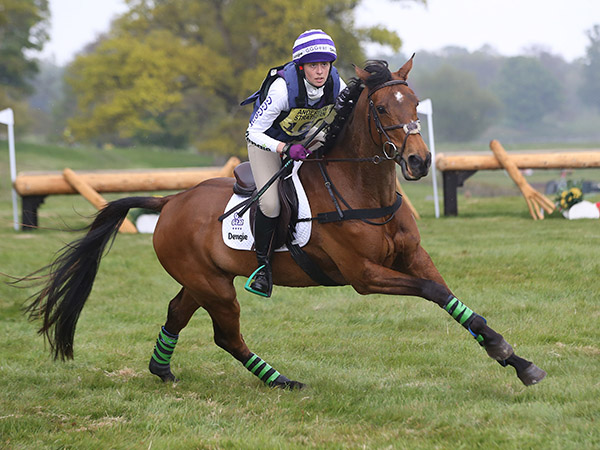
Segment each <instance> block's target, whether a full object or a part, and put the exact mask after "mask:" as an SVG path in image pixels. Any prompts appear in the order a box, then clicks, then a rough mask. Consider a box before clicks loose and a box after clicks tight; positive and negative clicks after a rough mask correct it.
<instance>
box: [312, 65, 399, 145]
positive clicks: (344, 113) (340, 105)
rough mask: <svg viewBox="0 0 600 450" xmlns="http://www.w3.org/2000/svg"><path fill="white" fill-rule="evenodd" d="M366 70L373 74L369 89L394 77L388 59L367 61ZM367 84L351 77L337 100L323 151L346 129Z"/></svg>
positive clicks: (368, 79) (368, 83) (368, 81)
mask: <svg viewBox="0 0 600 450" xmlns="http://www.w3.org/2000/svg"><path fill="white" fill-rule="evenodd" d="M365 70H366V71H367V72H369V73H370V74H371V75H370V76H369V78H367V80H366V82H365V84H366V87H367V88H369V89H373V88H375V87H377V86H379V85H380V84H383V83H385V82H386V81H390V80H391V79H392V73H391V72H390V70H389V69H388V63H387V62H386V61H382V60H372V61H367V62H366V63H365ZM365 84H363V82H362V80H361V79H360V78H357V77H354V78H351V79H350V80H349V81H348V84H347V88H346V90H345V91H344V93H343V94H342V95H340V96H339V97H338V100H337V101H336V104H335V111H336V113H337V114H336V116H335V119H333V122H332V123H331V125H330V126H329V128H328V130H327V134H326V135H325V142H324V143H323V147H322V148H321V151H322V152H324V153H326V152H327V151H329V150H331V148H333V146H334V144H335V142H336V140H337V138H338V137H339V135H340V134H341V132H342V130H343V129H344V126H345V125H346V122H347V121H348V118H349V117H350V116H351V115H352V112H353V111H354V106H356V101H357V100H358V97H359V96H360V94H361V92H362V91H363V89H364V88H365Z"/></svg>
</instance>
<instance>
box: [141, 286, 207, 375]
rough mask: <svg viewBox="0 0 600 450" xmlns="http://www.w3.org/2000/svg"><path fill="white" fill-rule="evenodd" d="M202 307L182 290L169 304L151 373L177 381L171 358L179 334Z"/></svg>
mask: <svg viewBox="0 0 600 450" xmlns="http://www.w3.org/2000/svg"><path fill="white" fill-rule="evenodd" d="M199 307H200V305H199V304H198V303H197V302H196V301H195V300H194V298H193V297H192V296H191V295H190V294H189V292H188V291H187V290H186V289H185V288H182V289H181V290H180V291H179V293H178V294H177V295H176V296H175V298H173V300H171V302H170V303H169V311H168V313H167V321H166V323H165V325H164V326H163V327H162V328H161V330H160V332H159V333H158V339H157V340H156V345H155V346H154V352H153V353H152V357H151V358H150V365H149V369H150V372H151V373H153V374H154V375H156V376H158V377H159V378H160V379H161V380H163V381H177V378H175V375H173V373H172V372H171V357H172V356H173V351H174V350H175V345H176V344H177V339H178V338H179V332H180V331H181V330H182V329H183V328H184V327H185V326H186V325H187V324H188V322H189V321H190V319H191V317H192V316H193V315H194V313H195V312H196V310H197V309H198V308H199Z"/></svg>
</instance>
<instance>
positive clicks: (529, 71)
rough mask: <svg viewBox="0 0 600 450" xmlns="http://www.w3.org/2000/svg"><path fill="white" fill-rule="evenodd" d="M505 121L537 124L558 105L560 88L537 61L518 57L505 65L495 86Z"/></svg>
mask: <svg viewBox="0 0 600 450" xmlns="http://www.w3.org/2000/svg"><path fill="white" fill-rule="evenodd" d="M495 92H496V94H497V95H498V97H499V98H500V99H501V100H502V103H503V105H504V110H505V115H506V118H507V119H508V120H509V121H510V122H511V123H512V124H513V125H516V126H521V127H525V126H528V125H529V124H531V123H538V122H540V121H541V120H542V119H543V118H544V116H546V115H547V114H550V113H553V112H555V111H556V110H557V109H559V108H560V106H561V101H562V99H563V88H562V86H561V85H560V83H559V81H558V80H557V79H556V77H555V76H554V75H552V74H551V73H550V72H549V71H548V70H547V69H546V68H544V66H543V65H542V64H541V62H540V61H539V60H538V59H537V58H532V57H526V56H517V57H513V58H508V59H506V61H505V62H504V64H503V66H502V69H501V70H500V73H499V75H498V81H497V83H496V85H495Z"/></svg>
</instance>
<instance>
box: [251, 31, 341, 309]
mask: <svg viewBox="0 0 600 450" xmlns="http://www.w3.org/2000/svg"><path fill="white" fill-rule="evenodd" d="M336 58H337V53H336V48H335V44H334V42H333V40H332V39H331V37H330V36H329V35H327V34H326V33H324V32H323V31H322V30H308V31H305V32H304V33H302V34H301V35H300V36H298V39H296V41H295V42H294V46H293V50H292V59H293V60H292V62H289V63H287V64H285V65H284V66H281V67H277V68H275V69H271V71H270V76H268V77H267V78H266V79H265V81H264V82H263V85H262V87H261V90H260V91H257V92H256V93H255V94H254V95H253V96H251V97H249V98H248V99H247V100H246V101H245V102H243V103H242V104H248V103H250V102H251V101H253V100H256V102H255V106H254V112H253V113H252V116H251V119H250V124H249V125H248V129H247V131H246V141H247V143H248V158H249V160H250V165H251V167H252V173H253V175H254V179H255V181H256V188H257V189H258V190H260V189H261V188H262V187H263V186H264V185H265V184H266V183H267V181H268V180H269V179H271V177H273V175H274V174H275V173H276V172H277V171H278V170H279V169H280V168H281V161H282V158H283V157H284V156H288V157H289V158H291V159H293V160H295V161H299V160H304V159H306V157H307V156H308V155H310V154H311V151H310V150H309V149H307V148H305V147H304V144H306V145H307V146H308V143H307V142H306V138H307V137H308V136H311V135H312V133H310V130H311V128H312V129H314V127H315V126H316V125H318V124H319V122H321V121H322V120H324V119H325V117H327V116H328V115H329V113H330V112H331V110H332V108H333V104H334V102H335V99H336V97H337V96H338V94H339V92H340V91H341V90H342V89H344V87H345V86H346V84H345V83H344V82H343V80H341V78H340V76H339V74H338V72H337V70H336V68H335V67H333V65H332V64H333V62H334V61H335V60H336ZM261 94H262V95H261ZM277 185H278V181H276V182H275V183H273V185H272V186H271V187H270V188H268V189H267V190H266V191H265V193H264V194H263V195H262V196H261V197H260V200H259V207H258V208H257V210H256V221H255V225H254V238H255V248H256V258H257V260H258V269H257V270H256V272H255V273H254V274H253V275H252V276H251V283H250V285H249V290H250V291H251V292H254V293H256V294H259V295H262V296H265V297H270V296H271V291H272V289H273V280H272V272H271V262H270V259H271V255H272V252H273V250H274V249H273V248H272V246H273V238H274V234H275V228H276V226H277V220H278V217H279V212H280V205H279V196H278V187H277ZM247 286H248V285H247Z"/></svg>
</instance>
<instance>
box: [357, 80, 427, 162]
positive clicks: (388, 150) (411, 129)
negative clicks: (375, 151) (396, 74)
mask: <svg viewBox="0 0 600 450" xmlns="http://www.w3.org/2000/svg"><path fill="white" fill-rule="evenodd" d="M397 84H402V85H404V86H408V83H407V82H406V81H404V80H391V81H386V82H385V83H383V84H380V85H379V86H377V87H375V88H374V89H373V90H372V91H371V92H369V95H368V96H367V100H368V102H369V112H368V114H367V124H368V127H369V136H371V140H372V141H373V143H374V144H375V145H378V144H377V142H376V141H375V139H374V138H373V133H372V132H371V116H373V122H375V129H376V130H377V133H379V135H380V136H382V137H381V141H382V144H381V145H382V149H381V150H382V152H383V155H384V157H385V159H387V160H392V159H396V158H397V157H400V158H402V155H403V154H404V149H405V148H406V141H407V140H408V136H410V135H411V134H421V122H420V121H419V119H417V120H413V121H411V122H408V123H398V124H395V125H388V126H384V125H383V124H382V123H381V118H380V117H379V113H378V112H377V108H376V106H375V103H374V102H373V99H372V98H371V96H372V95H373V94H374V93H375V92H377V91H378V90H380V89H383V88H385V87H388V86H395V85H397ZM399 128H402V130H403V131H404V141H403V142H402V147H401V148H400V151H398V148H397V147H396V144H394V142H393V141H392V139H391V138H390V136H389V135H388V134H387V131H391V130H397V129H399ZM384 138H385V141H384V140H383V139H384Z"/></svg>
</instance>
